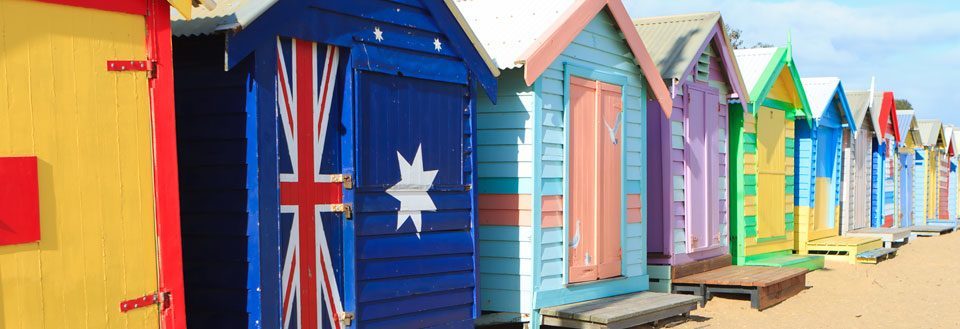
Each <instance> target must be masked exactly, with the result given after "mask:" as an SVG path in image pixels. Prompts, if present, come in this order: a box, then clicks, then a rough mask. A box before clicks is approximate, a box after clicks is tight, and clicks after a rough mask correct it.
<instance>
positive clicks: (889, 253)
mask: <svg viewBox="0 0 960 329" xmlns="http://www.w3.org/2000/svg"><path fill="white" fill-rule="evenodd" d="M896 256H897V248H877V249H873V250H867V251H865V252H862V253H860V254H858V255H857V263H861V264H876V263H879V262H881V261H883V260H886V259H890V258H893V257H896Z"/></svg>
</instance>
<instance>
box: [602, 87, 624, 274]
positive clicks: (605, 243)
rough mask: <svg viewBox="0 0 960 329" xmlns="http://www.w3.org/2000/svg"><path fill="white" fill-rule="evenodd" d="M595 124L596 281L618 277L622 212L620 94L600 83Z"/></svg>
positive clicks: (621, 112) (621, 114) (617, 89)
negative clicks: (597, 186) (596, 167)
mask: <svg viewBox="0 0 960 329" xmlns="http://www.w3.org/2000/svg"><path fill="white" fill-rule="evenodd" d="M598 85H599V86H598V87H599V88H598V90H599V93H600V94H599V109H598V110H599V113H598V122H597V126H598V127H597V141H596V143H597V150H598V151H599V153H600V154H599V156H598V160H599V164H598V169H599V170H598V171H597V173H596V175H597V183H598V184H599V185H600V186H599V188H598V189H597V190H598V192H599V195H598V196H597V198H598V200H597V204H598V206H599V207H598V208H597V211H598V216H597V226H598V230H597V231H598V232H597V233H598V234H597V247H598V248H599V250H598V254H599V256H600V258H599V259H598V268H597V274H598V276H599V278H600V279H604V278H612V277H616V276H620V273H621V272H620V271H621V266H620V264H621V262H620V251H621V249H620V233H621V232H620V227H621V225H620V223H621V217H622V216H621V214H622V210H623V194H622V189H621V185H622V184H623V183H622V182H623V179H622V178H623V176H622V175H621V168H622V163H623V157H622V152H621V148H622V144H623V143H622V140H623V138H622V136H623V134H622V131H623V129H622V127H623V119H624V118H623V91H622V90H621V88H620V87H619V86H615V85H611V84H607V83H603V82H600V83H598Z"/></svg>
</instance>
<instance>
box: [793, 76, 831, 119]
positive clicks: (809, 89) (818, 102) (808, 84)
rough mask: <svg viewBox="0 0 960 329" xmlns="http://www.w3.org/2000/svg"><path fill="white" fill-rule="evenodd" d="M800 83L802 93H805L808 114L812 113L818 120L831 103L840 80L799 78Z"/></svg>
mask: <svg viewBox="0 0 960 329" xmlns="http://www.w3.org/2000/svg"><path fill="white" fill-rule="evenodd" d="M800 81H801V82H802V83H803V91H805V92H806V93H807V102H809V103H810V113H813V117H814V118H819V117H820V116H822V115H823V113H824V112H826V109H827V107H828V106H830V105H831V103H832V101H833V96H835V95H836V94H837V87H839V86H840V78H835V77H826V78H801V79H800Z"/></svg>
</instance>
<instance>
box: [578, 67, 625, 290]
mask: <svg viewBox="0 0 960 329" xmlns="http://www.w3.org/2000/svg"><path fill="white" fill-rule="evenodd" d="M569 115H570V121H569V122H570V127H569V129H570V159H569V161H570V165H569V168H570V169H569V170H570V177H569V179H570V187H569V194H570V199H569V200H570V201H569V205H570V216H569V217H568V223H569V225H570V228H569V230H568V232H569V241H570V243H569V260H568V264H569V266H570V271H569V274H570V282H571V283H575V282H586V281H593V280H597V279H601V278H610V277H615V276H619V275H620V273H621V268H620V223H621V211H622V208H623V207H622V204H621V202H622V193H621V190H620V183H621V182H620V180H621V177H622V175H621V174H620V170H621V151H620V147H621V139H622V136H621V132H622V128H621V127H622V124H623V123H622V120H623V117H622V93H621V89H620V87H619V86H615V85H610V84H605V83H602V82H597V81H592V80H586V79H582V78H577V77H571V78H570V114H569Z"/></svg>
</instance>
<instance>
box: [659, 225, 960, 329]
mask: <svg viewBox="0 0 960 329" xmlns="http://www.w3.org/2000/svg"><path fill="white" fill-rule="evenodd" d="M826 267H827V268H826V269H823V270H818V271H815V272H811V273H809V274H807V287H808V288H807V289H806V290H804V291H803V292H801V293H800V294H799V295H797V296H794V297H793V298H790V299H788V300H786V301H784V302H783V303H780V304H779V305H776V306H774V307H772V308H769V309H766V310H764V311H763V312H758V311H756V310H753V309H750V302H749V300H747V299H737V298H738V297H737V296H723V297H714V298H713V300H711V301H710V302H709V303H707V306H706V307H705V308H701V309H698V310H696V311H694V312H693V313H692V314H691V315H692V316H691V318H690V319H688V320H686V321H679V320H678V321H671V322H669V323H665V324H663V327H668V328H960V232H958V233H951V234H947V235H943V236H939V237H931V238H917V239H915V240H914V241H913V242H911V243H909V244H907V245H905V246H902V247H901V248H900V250H899V252H898V254H897V257H895V258H893V259H890V260H886V261H884V262H881V263H880V264H877V265H866V264H859V265H850V264H846V263H843V262H834V261H827V264H826Z"/></svg>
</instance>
